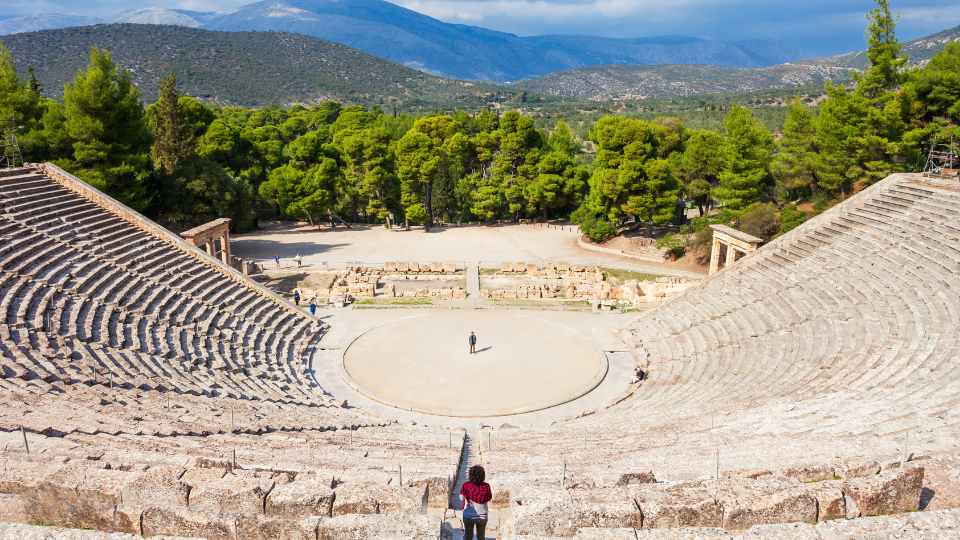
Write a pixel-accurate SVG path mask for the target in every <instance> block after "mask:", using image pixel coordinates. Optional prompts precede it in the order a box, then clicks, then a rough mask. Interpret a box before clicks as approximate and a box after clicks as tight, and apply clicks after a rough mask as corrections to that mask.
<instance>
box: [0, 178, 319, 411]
mask: <svg viewBox="0 0 960 540" xmlns="http://www.w3.org/2000/svg"><path fill="white" fill-rule="evenodd" d="M2 175H3V176H2V177H0V201H2V203H3V213H2V215H0V236H2V237H3V239H4V242H3V243H2V248H0V268H2V274H0V343H2V344H0V347H2V350H3V352H4V355H3V362H4V363H3V366H2V367H3V372H4V374H5V375H6V376H7V377H12V378H13V379H16V380H19V381H28V380H31V379H41V380H43V381H45V382H47V383H58V384H60V385H72V384H78V383H86V384H114V385H119V386H126V387H136V388H140V389H142V390H151V389H153V390H162V391H171V392H174V393H178V394H193V395H207V396H224V397H229V398H233V399H239V400H258V401H259V400H263V401H269V402H275V403H289V404H295V405H304V406H330V405H332V403H331V402H330V400H329V399H326V398H324V397H323V394H322V393H321V392H319V391H317V390H318V389H316V388H311V385H312V383H311V381H310V379H309V378H308V377H305V376H304V366H305V358H306V355H307V354H308V353H309V351H310V350H311V349H312V347H313V346H314V344H315V343H316V342H317V340H318V339H319V337H320V336H321V334H322V332H321V329H320V325H319V324H318V323H316V322H314V321H312V320H310V319H309V317H306V316H304V315H302V314H300V313H299V312H298V311H297V310H296V309H295V308H293V307H292V306H289V305H285V303H284V302H282V301H280V300H279V299H277V298H275V297H272V296H271V295H269V294H268V293H266V291H263V290H261V289H259V288H258V287H256V286H254V285H252V284H250V283H246V282H244V280H243V279H242V278H238V277H237V276H233V275H232V271H231V270H229V269H226V268H225V267H222V266H220V265H218V264H216V263H215V262H214V261H213V260H212V259H209V258H206V259H205V256H203V255H202V254H200V253H199V252H196V253H194V252H191V251H190V250H191V249H192V248H189V247H186V245H185V244H183V243H180V242H175V241H172V240H171V239H170V238H164V237H163V236H159V235H157V234H151V233H152V232H153V231H151V230H149V228H148V227H145V226H142V225H141V226H137V224H136V222H132V221H131V220H130V219H129V216H123V215H118V214H116V213H112V212H111V211H109V210H108V209H106V208H103V207H101V206H99V205H98V204H95V203H94V202H92V201H90V200H88V199H87V198H85V197H84V196H82V194H80V193H77V192H75V191H72V190H71V189H70V186H67V185H62V184H61V183H59V182H58V181H55V179H53V178H51V177H50V176H48V175H47V174H45V173H44V172H43V171H41V170H38V169H34V168H25V169H15V170H7V171H4V172H3V173H2ZM140 219H141V220H142V218H140ZM157 228H158V229H159V227H157ZM193 251H196V250H193Z"/></svg>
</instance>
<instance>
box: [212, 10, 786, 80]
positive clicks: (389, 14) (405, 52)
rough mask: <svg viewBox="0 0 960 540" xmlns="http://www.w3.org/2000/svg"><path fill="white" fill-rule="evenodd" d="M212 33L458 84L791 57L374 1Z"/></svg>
mask: <svg viewBox="0 0 960 540" xmlns="http://www.w3.org/2000/svg"><path fill="white" fill-rule="evenodd" d="M206 27H207V28H210V29H216V30H230V31H236V30H277V31H286V32H296V33H301V34H306V35H310V36H316V37H320V38H323V39H326V40H329V41H334V42H337V43H342V44H345V45H349V46H351V47H355V48H358V49H360V50H363V51H366V52H368V53H371V54H374V55H377V56H380V57H381V58H387V59H389V60H393V61H394V62H398V63H401V64H404V65H407V66H410V67H414V68H417V69H422V70H424V71H430V72H433V73H437V74H442V75H446V76H452V77H458V78H463V79H480V80H494V81H511V80H518V79H523V78H529V77H534V76H538V75H543V74H546V73H550V72H553V71H557V70H562V69H571V68H576V67H585V66H595V65H602V64H617V63H619V64H664V63H670V64H716V65H725V66H762V65H770V64H776V63H779V62H783V61H786V60H789V59H790V58H796V57H797V56H787V57H785V56H784V52H783V49H782V48H781V47H776V46H773V47H771V46H770V44H769V43H766V42H745V43H728V42H722V41H713V40H706V39H699V38H692V37H682V36H664V37H648V38H638V39H612V38H598V37H591V36H536V37H520V36H516V35H513V34H508V33H504V32H496V31H493V30H488V29H485V28H479V27H475V26H467V25H460V24H450V23H445V22H443V21H439V20H437V19H434V18H432V17H428V16H426V15H423V14H420V13H417V12H415V11H412V10H409V9H406V8H403V7H400V6H397V5H395V4H391V3H389V2H384V1H381V0H284V1H276V0H267V1H263V2H256V3H253V4H249V5H247V6H244V7H242V8H240V9H239V10H237V11H236V12H234V13H229V14H225V15H222V16H220V17H216V18H214V19H213V20H211V21H210V22H209V23H208V24H207V25H206Z"/></svg>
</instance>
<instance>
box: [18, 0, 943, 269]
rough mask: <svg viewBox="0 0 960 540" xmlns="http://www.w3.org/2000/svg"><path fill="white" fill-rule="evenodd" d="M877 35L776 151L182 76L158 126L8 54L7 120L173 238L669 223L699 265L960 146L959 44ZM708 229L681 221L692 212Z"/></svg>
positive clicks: (131, 95)
mask: <svg viewBox="0 0 960 540" xmlns="http://www.w3.org/2000/svg"><path fill="white" fill-rule="evenodd" d="M877 3H878V8H877V9H876V10H874V11H873V12H871V18H870V20H871V22H870V26H869V32H868V33H869V36H870V43H871V46H870V50H869V52H868V55H867V56H868V59H869V66H868V68H867V69H866V70H865V71H864V73H863V74H862V75H861V76H859V77H858V78H857V80H856V84H855V85H852V86H851V87H847V86H836V85H832V84H829V83H828V84H827V85H826V87H825V90H824V92H825V94H826V97H825V98H824V99H823V100H822V101H820V102H819V103H818V104H817V106H816V108H810V107H808V106H807V105H804V104H803V103H802V102H800V101H797V102H795V103H794V104H793V105H792V106H791V107H790V108H789V112H788V114H787V118H786V121H785V123H784V128H783V130H782V133H779V134H777V135H776V136H775V135H774V133H772V132H771V130H770V129H769V128H768V127H767V126H766V125H765V124H764V123H763V122H762V121H761V120H760V119H759V118H758V117H757V116H755V115H754V114H753V113H752V112H751V110H750V109H747V108H745V107H742V106H734V107H732V108H730V109H729V110H726V111H725V116H724V118H723V125H722V128H721V129H719V130H710V129H694V128H691V127H688V126H685V125H684V123H683V121H681V120H680V119H678V118H674V117H659V118H654V119H652V120H645V119H638V118H627V117H624V116H616V115H608V116H604V117H602V118H599V119H598V120H597V121H596V122H595V123H594V124H593V125H592V126H591V127H590V129H589V130H588V134H587V137H586V140H580V139H578V138H577V137H576V136H575V135H574V133H573V132H572V130H570V129H569V128H568V127H567V125H566V124H565V123H562V122H560V123H557V124H556V125H555V126H552V127H551V128H550V129H549V130H545V129H540V128H538V127H537V126H536V125H535V122H534V119H533V118H532V117H531V116H528V115H525V114H523V113H520V112H516V111H509V112H505V113H502V114H500V113H496V112H491V111H483V112H480V113H475V114H470V113H467V112H463V111H459V112H456V113H452V114H437V113H433V114H428V115H423V116H419V117H415V116H409V115H403V114H400V115H393V114H390V113H385V112H384V111H383V110H382V109H378V108H369V107H365V106H362V105H350V106H343V105H341V104H339V103H335V102H330V101H326V102H321V103H318V104H313V105H311V106H292V107H285V108H278V107H272V108H261V109H246V108H239V107H221V106H215V105H211V104H207V103H203V102H201V101H199V100H197V99H195V98H192V97H187V96H182V95H179V93H178V89H177V81H176V79H175V78H174V77H173V76H168V77H165V78H164V79H163V83H162V84H161V91H160V92H159V99H158V100H157V101H156V102H155V103H153V104H151V105H150V106H149V107H147V108H146V109H144V107H143V105H142V101H141V95H140V92H139V90H138V88H137V86H136V85H135V84H134V82H133V76H132V75H131V74H130V73H129V72H128V71H125V70H124V69H122V68H121V67H120V66H118V65H117V64H116V63H115V62H114V60H113V59H112V58H111V56H110V54H109V53H108V52H105V51H102V50H98V49H94V50H93V51H92V52H91V54H90V56H89V61H88V65H87V66H86V67H85V68H84V69H82V70H80V71H78V72H77V73H76V74H75V75H74V76H73V77H72V78H71V80H70V82H69V83H68V84H67V85H66V86H65V88H64V93H63V100H62V101H57V100H52V99H49V98H44V97H43V96H42V95H41V93H40V88H39V83H38V82H37V81H36V80H31V79H29V78H25V79H21V78H18V76H17V74H16V72H15V70H14V60H13V58H12V56H11V55H10V53H9V52H7V51H6V50H5V49H0V118H6V117H9V116H11V115H12V116H14V118H15V120H16V123H17V125H19V126H23V127H22V129H21V130H20V134H19V136H20V140H21V143H22V146H23V149H24V152H25V154H26V157H27V159H28V160H32V161H44V160H52V161H55V162H56V163H58V164H60V165H61V166H63V167H65V168H66V169H67V170H69V171H71V172H73V173H75V174H77V175H78V176H80V177H81V178H83V179H84V180H86V181H88V182H90V183H91V184H93V185H95V186H96V187H98V188H100V189H102V190H105V191H106V192H108V193H110V194H111V195H114V196H116V197H118V198H119V199H120V200H122V201H124V202H125V203H127V204H129V205H130V206H132V207H134V208H136V209H139V210H142V211H145V212H147V213H148V214H149V215H151V216H153V217H155V218H157V219H159V220H160V221H161V222H163V223H164V224H167V225H170V226H171V227H173V228H175V229H181V228H186V227H188V226H190V225H193V224H196V223H199V222H203V221H206V220H209V219H211V218H214V217H220V216H227V217H230V218H232V219H233V224H234V226H235V227H236V228H237V229H240V230H242V229H248V228H251V227H254V226H255V224H256V218H257V216H258V215H267V216H280V217H286V218H291V219H301V220H306V221H310V222H313V223H315V224H319V223H321V222H323V221H324V220H326V219H329V217H330V216H331V215H332V214H336V215H337V216H339V217H340V218H342V219H346V220H352V221H363V222H368V223H383V222H385V221H390V222H393V223H408V224H426V225H428V226H429V225H432V224H435V223H440V222H457V221H468V220H469V221H485V222H492V221H496V220H510V221H516V220H520V219H552V218H561V219H564V218H568V217H569V218H572V219H573V220H574V221H576V222H577V223H579V224H580V225H581V227H582V230H583V231H584V232H585V234H587V235H588V236H589V237H591V238H592V239H594V240H603V239H606V238H609V237H610V236H612V235H614V234H616V233H617V232H618V231H619V230H621V229H622V228H623V227H627V226H631V225H642V224H657V225H666V224H674V225H676V226H677V227H678V228H677V229H675V230H676V234H674V235H671V236H668V237H667V238H666V239H665V240H664V241H663V245H664V246H666V247H668V248H670V250H671V251H672V252H673V253H675V254H678V255H679V254H680V253H682V252H684V251H685V250H692V251H694V252H695V253H699V252H700V250H701V249H702V248H703V247H704V246H705V245H706V240H707V239H708V235H709V232H708V231H709V229H708V228H707V225H708V224H710V223H734V224H736V225H737V226H738V227H741V228H742V229H744V230H746V231H747V232H750V233H751V234H755V235H757V236H762V237H765V238H770V237H773V236H775V235H777V234H781V233H783V232H785V231H787V230H790V229H791V228H792V227H795V226H796V225H797V224H799V223H801V222H802V221H803V220H805V219H806V218H807V217H809V216H810V215H812V214H815V213H817V212H819V211H822V210H823V209H825V208H828V207H830V206H831V205H833V204H835V203H836V202H837V201H840V200H843V199H844V198H846V197H848V196H849V195H851V194H852V193H854V192H856V191H857V190H860V189H862V188H863V187H865V186H868V185H870V184H872V183H874V182H876V181H878V180H879V179H881V178H883V177H885V176H887V175H888V174H890V173H892V172H897V171H910V170H918V169H919V168H920V167H921V166H922V164H923V159H924V156H925V155H926V152H927V151H928V149H929V148H930V145H931V144H934V143H937V142H938V141H939V142H943V141H947V140H949V139H950V138H951V137H954V138H956V139H960V127H958V126H960V43H952V44H950V45H948V46H947V47H946V49H945V50H944V51H942V52H940V53H939V54H937V55H936V56H935V57H933V58H932V59H931V60H930V62H928V63H927V64H926V65H925V66H924V67H923V68H921V69H916V70H908V69H907V58H906V57H905V56H904V55H903V53H902V50H901V45H900V44H899V43H898V42H897V40H896V37H895V35H894V33H893V27H894V24H893V19H892V17H891V16H890V12H889V8H888V6H887V3H886V1H885V0H877ZM686 206H692V207H696V208H699V209H700V211H701V214H702V217H700V218H698V219H695V220H693V221H692V222H690V223H683V222H684V212H683V211H682V210H683V209H684V207H686Z"/></svg>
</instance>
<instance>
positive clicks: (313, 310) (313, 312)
mask: <svg viewBox="0 0 960 540" xmlns="http://www.w3.org/2000/svg"><path fill="white" fill-rule="evenodd" d="M316 314H317V303H316V302H313V301H311V302H310V316H311V317H313V316H315V315H316Z"/></svg>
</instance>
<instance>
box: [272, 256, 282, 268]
mask: <svg viewBox="0 0 960 540" xmlns="http://www.w3.org/2000/svg"><path fill="white" fill-rule="evenodd" d="M273 262H274V263H276V265H277V270H279V269H280V256H279V255H274V256H273Z"/></svg>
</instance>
